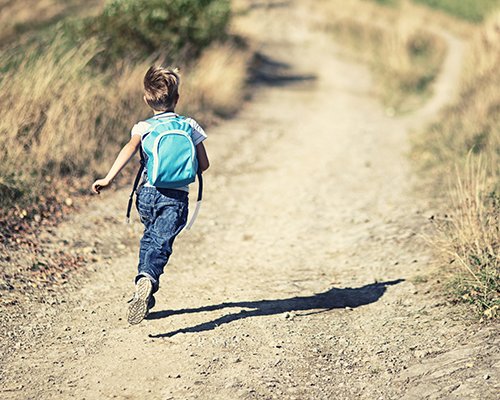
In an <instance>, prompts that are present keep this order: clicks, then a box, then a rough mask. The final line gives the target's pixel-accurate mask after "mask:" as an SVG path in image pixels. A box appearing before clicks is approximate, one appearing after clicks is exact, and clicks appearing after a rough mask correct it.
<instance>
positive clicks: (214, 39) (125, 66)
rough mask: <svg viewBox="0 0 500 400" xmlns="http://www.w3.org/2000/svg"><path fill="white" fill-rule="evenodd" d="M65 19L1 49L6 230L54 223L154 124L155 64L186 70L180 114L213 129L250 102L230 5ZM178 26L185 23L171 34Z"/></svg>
mask: <svg viewBox="0 0 500 400" xmlns="http://www.w3.org/2000/svg"><path fill="white" fill-rule="evenodd" d="M202 3H203V4H202ZM174 6H175V7H177V8H175V7H174ZM174 8H175V13H172V10H174ZM2 12H3V11H2ZM183 13H184V14H183ZM61 15H66V16H67V18H63V17H61V18H60V19H58V20H57V23H56V25H55V26H52V25H50V23H49V22H50V18H49V21H48V22H47V25H45V26H44V27H43V29H41V30H39V31H37V34H36V35H34V34H33V32H27V33H26V35H25V36H21V37H20V38H19V40H18V41H16V42H15V43H13V44H9V45H8V46H4V47H3V48H2V49H1V53H0V101H1V102H2V105H3V107H2V109H1V110H0V146H2V148H3V149H5V150H4V157H2V159H1V161H0V198H1V199H2V201H1V203H2V204H1V206H0V207H1V209H0V220H1V221H2V222H0V224H3V226H4V228H6V227H7V224H8V222H7V221H12V220H13V219H14V220H16V219H23V220H24V221H26V220H33V219H36V220H40V219H43V218H45V217H49V215H48V214H49V213H50V210H49V208H50V207H48V205H47V204H48V203H50V204H52V205H53V204H54V203H61V202H62V203H64V202H65V200H66V199H68V198H71V196H74V195H77V194H78V193H79V192H81V193H87V191H88V188H89V185H90V183H91V182H92V181H93V179H95V177H97V176H102V175H103V174H104V173H105V172H106V171H107V169H108V168H109V166H110V164H111V163H112V161H113V159H114V157H115V156H116V154H117V151H118V150H119V148H120V147H121V146H122V145H123V144H124V143H125V142H126V141H128V139H129V132H130V128H131V126H132V125H133V124H134V123H135V122H137V121H138V120H140V119H145V118H147V117H149V115H150V110H149V109H148V108H147V106H146V105H145V104H144V102H143V101H142V78H143V75H144V73H145V71H146V70H147V68H148V67H149V66H150V65H151V64H152V63H156V64H160V63H161V64H164V65H172V66H178V67H180V69H181V76H182V77H181V88H180V93H181V96H182V97H181V102H180V105H179V108H178V111H179V112H180V113H189V114H190V115H193V116H195V117H196V118H197V119H199V120H200V121H201V122H202V123H204V124H210V123H213V122H214V121H216V120H217V119H218V118H221V117H225V116H229V115H232V114H233V113H234V112H236V111H237V109H238V108H239V106H240V105H241V102H242V101H243V97H244V95H243V91H244V84H245V80H246V71H247V65H248V63H249V55H248V53H247V51H246V50H245V49H243V48H242V47H241V45H237V44H236V41H235V40H232V37H231V34H230V32H229V24H230V19H231V10H230V8H229V3H228V2H226V1H225V0H210V1H200V0H172V1H171V2H164V1H148V2H144V1H142V0H124V1H120V2H113V3H110V5H108V6H107V7H105V8H103V9H102V10H101V11H100V12H97V13H96V14H95V15H91V16H86V17H85V18H79V17H74V15H73V14H71V15H70V14H64V12H63V13H62V14H61ZM70 17H71V18H70ZM2 18H4V14H2ZM172 18H173V19H179V20H181V21H182V24H176V25H175V26H176V28H175V29H174V28H171V27H172V26H173V24H171V22H172ZM166 26H168V27H169V28H168V29H167V27H166ZM160 33H161V34H160ZM188 33H189V34H188ZM130 37H134V38H135V39H134V40H129V39H127V38H130ZM238 43H240V41H238ZM66 203H67V202H66ZM7 231H8V230H7V229H4V234H8V232H7Z"/></svg>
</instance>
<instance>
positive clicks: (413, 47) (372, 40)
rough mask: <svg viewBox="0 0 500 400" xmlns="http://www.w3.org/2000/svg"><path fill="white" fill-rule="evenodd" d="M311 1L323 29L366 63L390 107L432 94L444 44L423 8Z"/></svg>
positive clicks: (401, 108)
mask: <svg viewBox="0 0 500 400" xmlns="http://www.w3.org/2000/svg"><path fill="white" fill-rule="evenodd" d="M314 4H315V6H316V7H317V9H318V12H319V13H321V15H322V17H321V21H322V24H323V26H324V27H325V29H328V30H330V31H331V32H333V34H334V36H335V38H336V40H337V41H338V42H339V43H342V44H343V45H347V46H348V47H349V48H351V49H353V50H354V51H355V52H357V53H358V54H361V55H362V57H363V58H364V59H365V60H366V61H367V62H368V63H369V65H371V67H372V70H373V71H374V75H375V82H376V84H377V86H378V91H379V94H380V96H381V99H382V101H383V103H384V104H385V105H386V107H387V108H388V109H389V110H392V111H391V112H406V111H410V110H412V109H414V108H416V107H418V106H420V105H421V104H422V102H423V101H425V99H426V98H427V97H428V96H429V95H430V94H431V90H432V88H431V83H432V82H433V80H434V78H435V76H436V75H437V74H438V72H439V68H440V66H441V64H442V61H443V59H444V56H445V53H446V47H445V43H444V41H443V39H441V38H440V37H439V36H437V35H435V34H434V33H433V32H432V31H430V30H428V29H427V28H428V27H429V12H428V10H427V9H425V8H423V7H419V6H416V5H414V4H412V3H409V2H402V3H401V5H400V6H399V7H395V8H394V7H382V6H380V5H378V4H376V3H374V2H370V1H364V0H352V1H349V2H342V1H340V0H337V1H328V2H325V1H321V0H320V1H316V2H314ZM325 16H326V18H325Z"/></svg>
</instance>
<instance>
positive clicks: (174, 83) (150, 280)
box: [92, 66, 209, 325]
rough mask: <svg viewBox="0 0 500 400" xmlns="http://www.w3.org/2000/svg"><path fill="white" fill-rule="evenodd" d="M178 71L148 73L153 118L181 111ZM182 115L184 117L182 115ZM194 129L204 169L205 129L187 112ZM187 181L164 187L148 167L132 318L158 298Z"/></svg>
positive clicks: (184, 211) (140, 205)
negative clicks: (178, 108) (153, 181)
mask: <svg viewBox="0 0 500 400" xmlns="http://www.w3.org/2000/svg"><path fill="white" fill-rule="evenodd" d="M178 90H179V76H178V75H177V74H176V73H175V72H174V71H173V70H170V69H164V68H161V67H154V66H153V67H151V68H149V70H148V71H147V73H146V75H145V76H144V91H145V96H144V100H145V102H146V104H148V106H149V107H151V108H152V110H153V112H154V117H153V118H155V119H163V118H165V119H166V118H172V117H179V116H178V115H177V114H175V112H174V111H175V107H176V105H177V102H178V100H179V93H178ZM181 118H182V117H181ZM185 121H187V122H188V123H189V125H190V126H191V128H192V131H193V135H192V138H193V141H194V145H195V146H196V152H197V158H198V165H199V167H200V168H201V170H202V171H205V170H206V169H207V168H208V167H209V161H208V157H207V153H206V151H205V146H204V145H203V141H204V140H205V139H206V137H207V136H206V134H205V132H204V130H203V129H202V128H201V127H200V126H199V125H198V123H197V122H196V121H195V120H193V119H191V118H185ZM149 126H150V122H148V121H141V122H139V123H137V124H135V125H134V127H133V128H132V132H131V139H130V141H129V142H128V143H127V144H126V145H125V146H124V147H123V148H122V150H121V151H120V153H119V154H118V156H117V158H116V160H115V162H114V163H113V165H112V166H111V169H110V170H109V172H108V174H107V175H106V177H105V178H103V179H98V180H97V181H95V182H94V184H93V185H92V191H93V192H94V193H96V194H99V193H100V191H101V189H104V188H106V187H107V186H108V185H109V184H110V183H111V182H112V180H113V179H114V178H115V177H116V175H118V173H119V172H120V171H121V170H122V168H123V167H124V166H125V165H126V164H127V163H128V162H129V161H130V159H131V158H132V157H133V156H134V154H135V153H136V152H137V150H138V149H139V146H141V139H142V136H143V135H144V134H145V133H146V132H147V131H148V128H149ZM188 192H189V188H188V186H184V187H179V188H175V189H161V188H156V187H155V186H153V185H151V184H150V183H149V181H148V178H147V174H146V171H144V174H143V181H142V183H141V185H140V186H139V188H138V189H137V193H138V194H137V210H138V212H139V216H140V218H141V222H142V223H143V224H144V227H145V229H144V235H143V237H142V239H141V247H140V250H139V266H138V274H137V276H136V278H135V294H134V298H133V299H132V300H131V302H130V307H129V311H128V322H129V323H130V324H134V325H135V324H138V323H140V322H141V321H142V320H143V319H144V318H145V317H146V316H147V315H148V312H149V309H150V308H152V307H153V306H154V304H155V299H154V297H153V294H154V293H155V292H156V291H158V288H159V279H160V275H161V274H162V273H163V269H164V267H165V265H166V264H167V262H168V259H169V257H170V255H171V254H172V245H173V242H174V239H175V237H176V236H177V235H178V234H179V232H180V231H181V230H182V228H184V226H185V225H186V221H187V215H188Z"/></svg>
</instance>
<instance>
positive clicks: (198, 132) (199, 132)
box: [188, 118, 207, 146]
mask: <svg viewBox="0 0 500 400" xmlns="http://www.w3.org/2000/svg"><path fill="white" fill-rule="evenodd" d="M188 121H189V124H190V125H191V128H192V129H193V143H194V145H195V146H196V145H198V144H200V143H201V142H203V141H204V140H205V139H206V138H207V134H206V133H205V131H204V130H203V128H202V127H201V126H200V125H199V124H198V122H196V121H195V120H194V119H192V118H188Z"/></svg>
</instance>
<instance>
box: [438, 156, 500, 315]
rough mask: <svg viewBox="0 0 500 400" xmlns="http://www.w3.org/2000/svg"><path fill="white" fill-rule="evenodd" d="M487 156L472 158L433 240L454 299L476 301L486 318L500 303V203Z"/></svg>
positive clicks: (476, 307)
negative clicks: (484, 161)
mask: <svg viewBox="0 0 500 400" xmlns="http://www.w3.org/2000/svg"><path fill="white" fill-rule="evenodd" d="M485 171H486V168H485V167H484V165H483V164H482V163H481V160H480V159H478V160H476V161H472V160H471V159H469V162H468V163H467V165H466V167H465V170H464V171H462V172H461V173H457V179H456V181H457V183H456V185H455V187H454V189H453V190H451V191H450V192H451V199H452V204H451V207H450V214H449V215H446V216H445V217H444V218H436V219H435V222H436V226H437V230H438V232H439V235H436V236H435V237H433V238H431V239H430V242H431V244H433V245H434V247H435V248H436V249H438V250H439V251H440V253H441V256H442V258H441V260H442V261H441V264H442V265H444V266H446V267H444V268H443V269H442V272H441V273H442V274H445V275H446V276H447V280H446V286H447V289H448V292H449V297H450V299H451V300H452V301H455V302H465V303H469V304H471V305H472V306H473V307H474V308H475V309H476V311H477V312H478V313H479V315H480V316H481V317H483V318H486V319H494V318H498V317H499V316H500V315H499V312H498V310H499V307H500V236H499V228H500V204H499V200H500V199H499V198H498V196H496V195H495V194H494V193H490V192H489V191H488V185H487V180H488V177H487V175H486V173H485Z"/></svg>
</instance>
